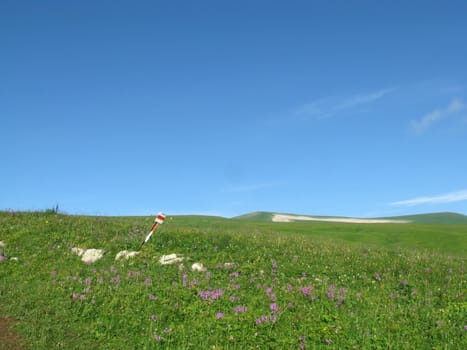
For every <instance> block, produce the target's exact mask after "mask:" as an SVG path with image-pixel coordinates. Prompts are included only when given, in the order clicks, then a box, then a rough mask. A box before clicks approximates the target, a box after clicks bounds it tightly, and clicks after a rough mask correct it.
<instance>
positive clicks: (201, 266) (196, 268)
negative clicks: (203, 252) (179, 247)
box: [191, 262, 207, 272]
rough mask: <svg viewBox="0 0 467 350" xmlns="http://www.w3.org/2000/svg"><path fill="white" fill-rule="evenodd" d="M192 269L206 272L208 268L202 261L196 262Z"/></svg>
mask: <svg viewBox="0 0 467 350" xmlns="http://www.w3.org/2000/svg"><path fill="white" fill-rule="evenodd" d="M191 270H192V271H199V272H206V271H207V268H206V267H204V265H203V264H202V263H199V262H197V263H194V264H193V265H191Z"/></svg>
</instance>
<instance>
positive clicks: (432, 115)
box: [411, 98, 466, 134]
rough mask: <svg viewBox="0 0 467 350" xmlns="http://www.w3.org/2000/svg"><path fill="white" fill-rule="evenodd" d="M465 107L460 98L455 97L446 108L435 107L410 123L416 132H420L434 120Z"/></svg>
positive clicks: (433, 122)
mask: <svg viewBox="0 0 467 350" xmlns="http://www.w3.org/2000/svg"><path fill="white" fill-rule="evenodd" d="M465 108H466V106H465V104H464V103H463V102H462V101H461V100H460V99H457V98H455V99H453V100H452V101H451V103H450V104H449V106H447V107H446V108H444V109H435V110H433V111H431V112H429V113H427V114H425V115H424V116H423V117H422V118H421V119H420V120H413V121H412V123H411V127H412V129H413V130H414V131H415V132H416V133H417V134H422V133H423V132H425V131H426V130H427V129H428V128H430V127H431V126H432V125H433V124H435V123H436V122H438V121H440V120H442V119H444V118H446V117H448V116H450V115H452V114H454V113H457V112H460V111H462V110H464V109H465Z"/></svg>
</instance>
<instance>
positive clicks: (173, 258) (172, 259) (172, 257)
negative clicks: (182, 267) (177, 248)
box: [159, 254, 183, 265]
mask: <svg viewBox="0 0 467 350" xmlns="http://www.w3.org/2000/svg"><path fill="white" fill-rule="evenodd" d="M182 261H183V257H182V256H180V255H177V254H169V255H162V256H161V257H160V259H159V263H160V264H161V265H170V264H177V263H180V262H182Z"/></svg>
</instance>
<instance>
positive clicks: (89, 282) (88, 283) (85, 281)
mask: <svg viewBox="0 0 467 350" xmlns="http://www.w3.org/2000/svg"><path fill="white" fill-rule="evenodd" d="M84 284H85V285H86V286H90V285H91V279H90V278H89V277H88V278H86V279H85V280H84Z"/></svg>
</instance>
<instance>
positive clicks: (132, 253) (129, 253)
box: [115, 250, 140, 260]
mask: <svg viewBox="0 0 467 350" xmlns="http://www.w3.org/2000/svg"><path fill="white" fill-rule="evenodd" d="M139 253H140V252H135V251H129V250H122V251H121V252H118V253H117V255H116V256H115V260H120V259H122V258H124V259H125V260H128V259H129V258H134V257H135V256H137V255H138V254H139Z"/></svg>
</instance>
